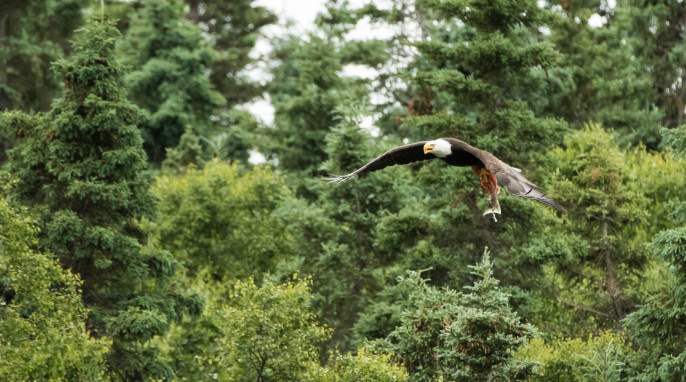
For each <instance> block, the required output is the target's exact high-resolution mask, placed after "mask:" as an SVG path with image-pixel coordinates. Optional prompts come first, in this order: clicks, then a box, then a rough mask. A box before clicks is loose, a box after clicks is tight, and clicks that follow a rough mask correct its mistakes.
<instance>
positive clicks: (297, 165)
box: [266, 33, 369, 176]
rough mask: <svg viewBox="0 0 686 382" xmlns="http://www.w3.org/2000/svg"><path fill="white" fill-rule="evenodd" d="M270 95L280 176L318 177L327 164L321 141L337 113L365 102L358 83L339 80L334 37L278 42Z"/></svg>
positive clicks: (364, 92) (340, 65) (271, 133)
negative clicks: (288, 173)
mask: <svg viewBox="0 0 686 382" xmlns="http://www.w3.org/2000/svg"><path fill="white" fill-rule="evenodd" d="M272 55H273V59H274V60H277V61H279V62H280V65H278V66H276V67H275V68H274V70H273V74H274V80H273V81H272V84H271V85H270V88H269V96H270V97H271V101H272V104H273V105H274V108H275V115H274V129H269V130H267V131H266V134H269V136H271V137H272V139H273V141H274V142H273V145H272V147H268V148H267V150H268V151H270V152H273V153H274V154H275V156H276V158H277V159H278V161H279V167H280V168H282V169H283V170H284V171H303V172H304V173H305V174H307V175H308V176H312V175H316V174H319V175H321V174H322V173H321V165H322V163H323V162H324V161H325V160H326V158H327V155H326V152H325V144H324V139H325V137H326V136H327V134H328V133H329V132H330V131H331V129H332V128H333V127H334V126H335V125H336V124H337V123H338V122H337V121H336V118H337V112H336V108H337V107H339V106H343V105H346V104H350V103H354V102H357V101H358V100H359V99H362V98H364V97H365V96H366V95H367V94H368V93H369V91H368V89H367V88H366V87H365V86H364V84H363V83H359V81H357V83H356V81H355V80H354V79H351V78H346V77H343V76H341V75H340V73H339V72H340V71H341V70H342V69H343V65H344V57H343V53H342V52H341V50H340V49H339V48H337V45H336V39H335V37H333V36H325V37H321V36H317V35H316V34H314V33H313V34H311V35H310V36H309V38H308V40H303V39H302V38H300V37H297V36H288V37H286V38H285V39H283V40H281V41H278V42H277V45H276V47H275V50H274V52H273V53H272Z"/></svg>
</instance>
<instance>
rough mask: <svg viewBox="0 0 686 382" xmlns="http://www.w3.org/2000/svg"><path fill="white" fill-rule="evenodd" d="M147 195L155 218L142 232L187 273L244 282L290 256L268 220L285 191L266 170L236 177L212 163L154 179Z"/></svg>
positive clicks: (277, 226) (286, 238) (231, 167)
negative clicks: (207, 272)
mask: <svg viewBox="0 0 686 382" xmlns="http://www.w3.org/2000/svg"><path fill="white" fill-rule="evenodd" d="M152 192H153V194H154V195H155V196H156V197H157V198H159V200H160V203H159V211H160V215H159V217H158V218H157V219H156V220H154V221H151V222H149V223H148V228H147V230H148V231H149V232H151V233H152V236H153V237H154V238H155V240H156V241H157V245H158V246H159V247H161V248H164V249H166V250H169V251H170V252H172V253H173V254H174V256H175V258H176V259H177V260H179V261H181V262H183V263H184V264H185V265H186V268H187V269H188V270H189V271H190V272H191V273H195V272H197V271H198V270H200V269H203V268H205V267H209V269H210V272H211V273H212V275H213V276H215V277H217V278H218V279H222V278H224V277H237V278H245V277H247V276H250V275H260V274H262V273H264V272H268V271H269V270H271V269H273V268H274V265H275V263H276V262H277V261H279V260H283V259H287V258H288V257H289V255H290V254H291V253H292V249H291V248H292V243H291V240H290V235H289V233H288V232H287V231H286V229H285V225H284V224H283V223H282V222H281V220H280V219H279V218H277V216H275V214H274V212H275V210H276V209H277V208H278V207H279V205H280V203H281V201H282V199H284V198H285V197H286V196H287V195H288V191H287V190H286V188H285V186H284V183H283V179H282V178H281V177H280V176H278V175H276V174H274V172H272V171H271V170H270V169H269V168H267V167H255V168H254V169H252V170H251V171H241V170H239V169H238V166H237V165H235V164H228V163H226V162H222V161H219V160H216V159H215V160H212V161H210V162H208V163H207V164H206V165H205V167H204V168H203V169H202V170H199V169H195V168H189V169H187V170H186V172H185V173H184V174H181V175H171V174H165V175H163V176H161V177H159V178H157V180H156V182H155V184H154V186H153V189H152Z"/></svg>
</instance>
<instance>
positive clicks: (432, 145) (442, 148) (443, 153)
mask: <svg viewBox="0 0 686 382" xmlns="http://www.w3.org/2000/svg"><path fill="white" fill-rule="evenodd" d="M452 152H453V151H452V149H451V146H450V142H448V141H446V140H445V139H436V140H433V141H428V142H426V143H425V144H424V154H428V153H431V154H433V155H435V156H437V157H439V158H445V157H447V156H448V155H450V154H452Z"/></svg>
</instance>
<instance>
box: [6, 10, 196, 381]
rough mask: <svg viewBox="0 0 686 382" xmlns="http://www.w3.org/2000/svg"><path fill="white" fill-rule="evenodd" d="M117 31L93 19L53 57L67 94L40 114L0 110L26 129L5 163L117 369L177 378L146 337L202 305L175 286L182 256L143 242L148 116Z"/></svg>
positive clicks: (148, 206)
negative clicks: (128, 84)
mask: <svg viewBox="0 0 686 382" xmlns="http://www.w3.org/2000/svg"><path fill="white" fill-rule="evenodd" d="M118 38H119V33H118V32H117V30H116V29H115V28H114V26H113V25H112V24H111V23H106V22H104V21H103V22H102V23H99V22H93V21H91V22H89V23H88V24H87V25H86V27H84V28H83V29H82V30H81V31H80V36H79V38H78V39H77V40H76V41H75V43H74V46H73V49H74V53H73V54H72V56H71V57H70V58H69V59H68V60H60V61H58V62H57V63H55V65H54V67H55V70H56V72H57V73H58V74H59V76H60V77H61V78H62V79H63V81H64V94H63V96H62V98H61V99H58V100H55V102H54V103H53V107H52V109H51V110H50V111H49V112H47V113H44V114H37V115H35V114H31V115H26V114H22V113H17V112H14V113H10V114H9V115H5V116H4V118H6V119H7V120H9V125H10V126H11V127H12V128H13V130H14V131H15V133H16V134H17V136H20V137H23V138H22V139H21V141H20V142H19V143H18V144H17V146H16V147H15V148H14V149H13V150H12V151H11V152H10V159H11V161H10V164H9V171H10V172H12V173H14V174H16V176H17V177H18V178H19V182H18V185H17V187H16V189H15V190H14V192H13V196H14V198H16V199H17V200H18V201H20V202H22V203H25V204H27V205H30V206H32V207H33V209H34V210H35V211H36V213H37V214H38V216H39V224H40V228H41V233H40V235H39V240H38V247H39V248H41V250H49V251H51V252H52V253H54V254H55V255H56V256H57V257H58V258H59V259H60V261H61V262H62V264H63V265H64V266H65V267H67V268H69V269H71V270H72V272H74V273H77V274H79V275H80V277H81V279H82V280H83V281H84V284H83V301H84V304H85V305H86V306H87V307H88V308H90V309H91V313H90V315H89V319H88V327H89V329H90V332H91V333H92V334H93V335H95V336H97V337H111V338H112V341H113V343H112V349H111V351H110V352H109V353H108V355H107V359H108V368H109V371H110V372H111V373H112V376H113V377H114V378H116V379H119V380H127V381H132V380H148V379H149V378H158V379H160V378H171V377H172V376H173V372H172V370H171V368H170V367H169V366H168V365H167V364H165V363H164V362H161V361H160V360H159V359H158V357H157V350H156V349H155V348H154V347H150V346H148V345H147V343H148V341H149V340H150V339H151V338H152V337H154V336H156V335H159V334H162V333H164V332H165V331H166V330H167V329H168V327H169V325H170V323H171V322H173V321H178V320H180V319H181V317H182V315H183V314H184V313H186V312H190V313H194V314H197V313H198V312H199V310H200V306H201V304H200V302H199V301H198V300H197V298H195V297H193V296H191V295H187V294H185V293H182V292H177V291H175V290H173V289H171V288H170V285H169V281H170V280H171V277H172V276H173V275H174V272H175V269H176V268H177V263H176V262H175V261H174V260H173V259H172V257H171V255H170V254H169V253H168V252H166V251H162V250H157V249H153V248H150V247H148V246H146V235H145V233H144V232H142V231H141V230H140V229H139V228H138V226H137V220H138V219H140V218H141V217H142V216H144V215H147V216H150V215H151V214H152V213H153V212H154V209H155V199H154V197H153V196H152V194H150V192H149V190H148V188H149V181H148V180H147V179H146V178H144V177H143V175H142V174H141V172H142V171H143V170H144V169H145V168H146V160H145V153H144V151H143V148H142V140H141V136H140V132H139V130H138V127H137V124H139V123H141V121H142V120H143V118H142V115H141V112H140V111H139V109H138V108H137V107H135V106H134V105H133V104H131V102H129V101H128V99H127V98H126V95H125V92H124V91H123V88H122V86H121V77H122V76H123V75H124V74H125V72H124V70H123V68H122V65H121V64H120V63H119V61H118V60H117V59H116V58H115V56H114V49H115V45H116V43H117V41H118Z"/></svg>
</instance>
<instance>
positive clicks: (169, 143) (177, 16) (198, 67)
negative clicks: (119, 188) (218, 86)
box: [122, 0, 225, 163]
mask: <svg viewBox="0 0 686 382" xmlns="http://www.w3.org/2000/svg"><path fill="white" fill-rule="evenodd" d="M143 4H144V7H143V8H142V10H141V11H140V14H139V15H137V17H134V18H133V20H132V22H131V28H130V29H129V31H128V32H127V34H126V38H125V40H124V43H123V46H122V53H123V56H124V57H125V61H126V63H127V64H129V65H131V66H133V71H132V72H130V73H129V74H128V75H126V78H125V83H126V85H127V87H128V88H129V90H130V93H131V98H132V100H134V101H135V102H136V104H137V105H138V106H140V107H141V108H142V109H143V110H144V111H145V112H146V113H147V114H148V117H149V118H148V119H147V120H146V121H144V122H143V123H142V124H141V129H142V134H143V139H144V147H145V150H146V152H147V153H148V159H149V160H150V161H152V162H155V163H160V162H161V161H162V160H164V157H165V154H166V150H165V149H167V148H174V147H176V146H177V145H178V144H179V140H180V138H181V135H182V134H183V132H184V131H185V130H186V129H187V128H189V127H190V128H192V129H194V130H195V132H196V133H197V134H199V135H201V136H203V135H210V133H211V127H212V124H211V121H210V116H211V115H212V113H213V112H214V111H215V109H216V108H217V107H219V106H221V105H223V104H224V103H225V100H224V99H223V97H222V95H221V94H219V93H218V92H216V91H215V90H213V88H212V84H211V83H210V80H209V78H208V77H207V75H206V71H207V70H208V69H209V67H210V66H211V64H212V60H213V59H214V56H215V52H214V50H213V49H212V48H211V47H209V46H207V44H206V43H205V42H204V41H203V38H202V35H201V31H200V29H199V28H198V27H197V26H195V25H193V24H191V23H189V22H188V21H186V20H184V15H183V10H182V5H181V2H180V1H166V0H146V1H145V2H143Z"/></svg>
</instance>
